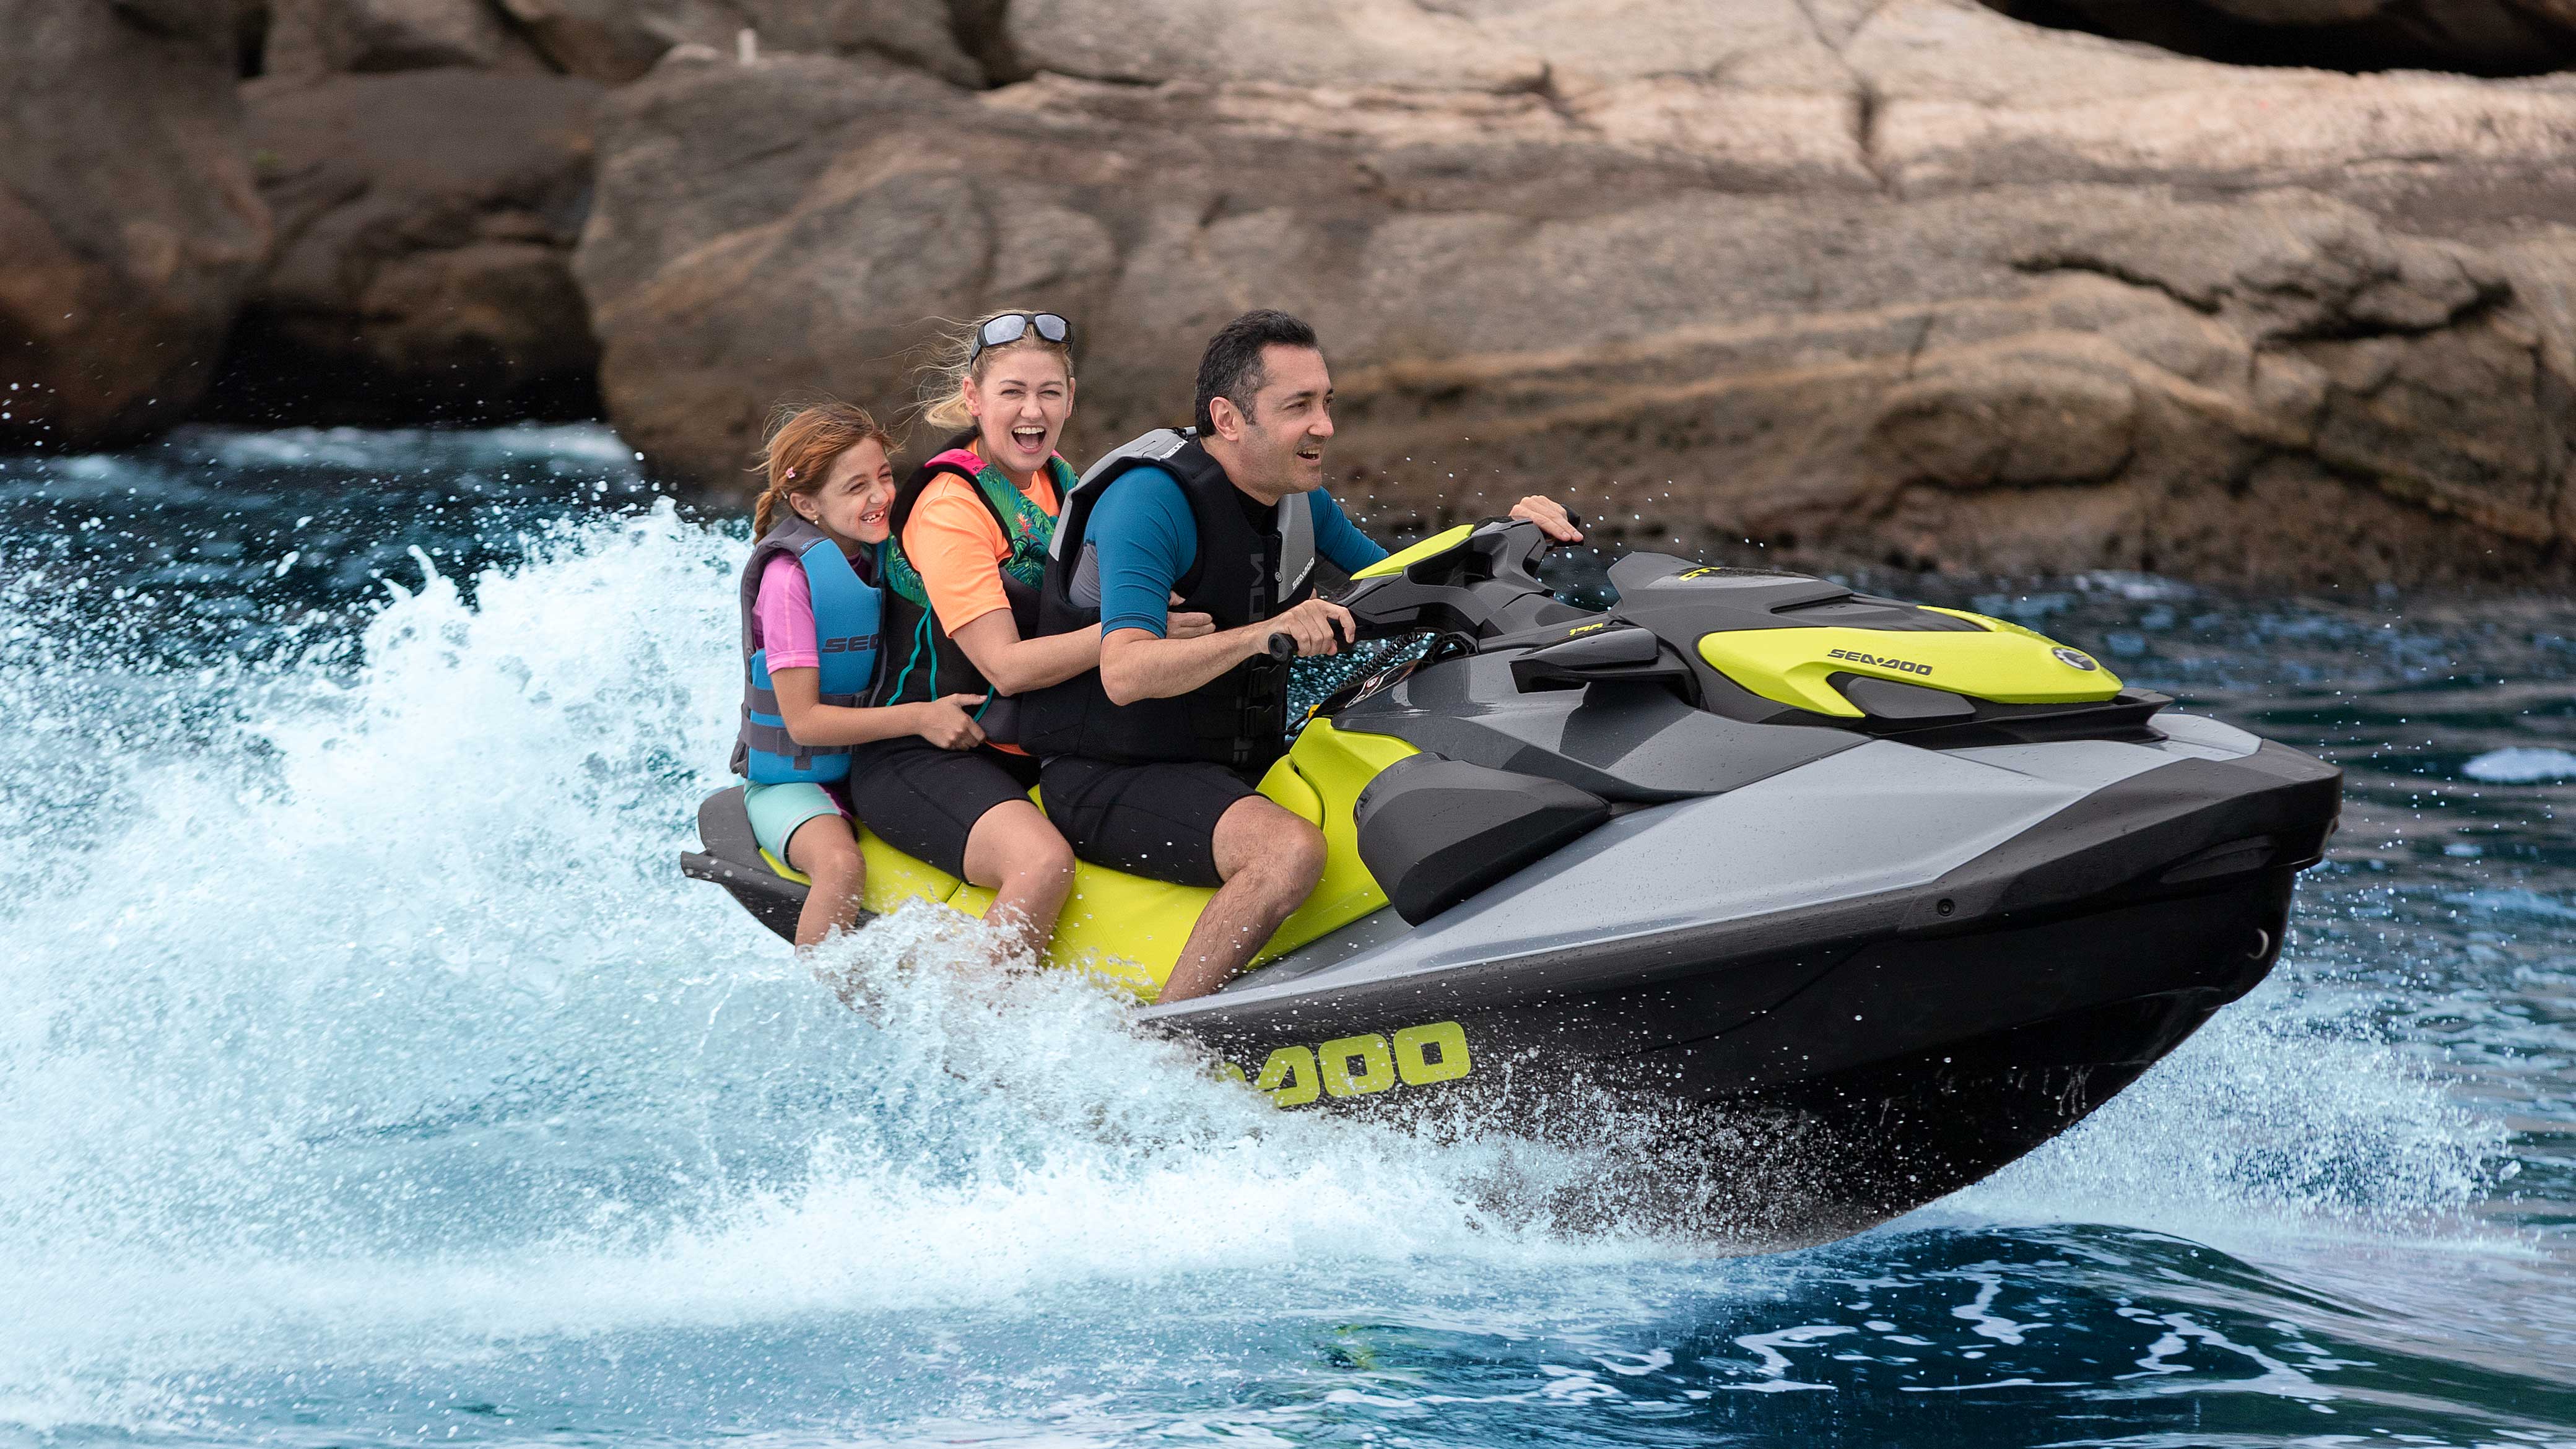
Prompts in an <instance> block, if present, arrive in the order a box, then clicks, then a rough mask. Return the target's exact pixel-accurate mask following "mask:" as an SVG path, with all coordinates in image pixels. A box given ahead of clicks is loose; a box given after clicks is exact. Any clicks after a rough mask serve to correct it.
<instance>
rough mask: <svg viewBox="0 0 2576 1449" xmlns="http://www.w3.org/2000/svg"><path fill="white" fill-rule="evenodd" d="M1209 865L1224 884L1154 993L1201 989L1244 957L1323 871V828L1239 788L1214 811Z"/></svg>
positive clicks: (1178, 995)
mask: <svg viewBox="0 0 2576 1449" xmlns="http://www.w3.org/2000/svg"><path fill="white" fill-rule="evenodd" d="M1216 873H1217V876H1218V878H1220V879H1222V880H1223V881H1224V882H1225V884H1224V885H1223V886H1222V887H1220V888H1219V889H1218V891H1217V893H1216V896H1215V898H1214V899H1212V900H1210V901H1209V902H1208V903H1207V909H1206V910H1203V911H1201V912H1200V913H1199V923H1198V925H1197V926H1196V927H1194V928H1192V930H1191V931H1190V939H1189V941H1188V943H1187V944H1185V945H1183V946H1182V947H1181V960H1180V964H1179V965H1177V966H1175V967H1173V968H1172V979H1171V980H1170V981H1169V982H1167V983H1165V985H1164V987H1163V994H1162V995H1161V996H1159V997H1156V998H1155V999H1156V1000H1157V1001H1187V1000H1189V999H1190V998H1192V997H1194V996H1205V995H1207V994H1208V993H1209V992H1211V991H1214V990H1216V989H1217V988H1218V987H1220V986H1223V985H1224V984H1225V983H1226V981H1227V980H1228V979H1229V978H1230V977H1232V976H1233V975H1234V973H1236V972H1237V971H1240V970H1242V969H1243V968H1244V967H1245V966H1246V965H1249V964H1250V963H1251V961H1252V958H1253V956H1254V954H1255V953H1257V952H1259V951H1260V950H1261V946H1262V943H1263V942H1265V941H1268V940H1269V939H1270V936H1271V933H1272V932H1274V931H1277V930H1278V929H1279V923H1280V922H1281V921H1284V920H1286V919H1288V917H1289V916H1290V915H1291V914H1293V913H1294V912H1295V911H1296V909H1297V907H1299V906H1300V905H1303V904H1304V903H1305V900H1306V897H1307V896H1309V895H1311V894H1313V892H1314V889H1315V883H1316V882H1317V881H1320V880H1322V879H1323V878H1324V832H1322V831H1321V830H1318V829H1316V828H1315V827H1314V826H1313V825H1312V824H1311V823H1309V822H1308V821H1306V820H1305V819H1304V818H1303V817H1301V816H1297V815H1292V814H1290V813H1289V812H1288V811H1286V810H1284V809H1282V808H1280V807H1279V806H1278V805H1277V804H1275V803H1273V802H1272V801H1271V800H1269V799H1268V798H1267V797H1265V796H1260V795H1247V796H1245V797H1244V798H1243V799H1241V800H1237V801H1236V802H1234V804H1233V805H1232V806H1230V807H1228V808H1227V810H1226V812H1225V814H1224V815H1222V816H1220V817H1218V819H1217V822H1216Z"/></svg>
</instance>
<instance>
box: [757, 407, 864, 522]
mask: <svg viewBox="0 0 2576 1449" xmlns="http://www.w3.org/2000/svg"><path fill="white" fill-rule="evenodd" d="M870 442H872V443H875V444H876V445H877V446H878V447H880V448H883V449H885V450H886V451H887V452H888V453H892V452H893V451H894V435H893V434H891V433H889V432H887V431H886V430H885V429H884V428H882V427H880V426H878V424H877V420H876V419H875V418H874V417H871V416H870V415H869V413H868V410H867V409H865V408H862V407H856V406H853V405H851V404H849V403H845V402H819V403H808V404H805V405H803V406H799V405H797V404H795V403H780V404H779V405H778V406H777V407H776V408H773V409H772V410H771V411H770V414H769V426H768V427H767V428H765V429H763V430H762V433H761V442H760V452H759V455H758V456H759V459H760V461H759V462H757V463H754V464H753V465H752V466H751V471H752V472H754V473H762V472H765V473H767V474H768V475H769V486H768V487H767V488H766V489H764V490H763V491H762V492H761V495H760V501H759V502H757V503H754V504H753V505H752V507H751V536H752V537H754V538H759V537H761V536H763V535H765V534H767V533H768V532H769V525H770V524H772V523H774V522H776V521H777V518H778V509H779V505H781V504H783V503H785V502H786V501H787V500H788V498H790V497H791V496H794V495H797V494H806V493H813V492H815V491H817V490H819V489H820V488H821V487H822V486H823V479H824V478H825V476H826V475H828V474H829V473H830V472H831V471H832V464H833V462H834V461H835V460H837V459H838V458H839V457H840V456H841V455H842V454H843V453H846V452H848V451H849V450H850V449H852V448H855V447H857V446H858V445H859V444H861V443H870Z"/></svg>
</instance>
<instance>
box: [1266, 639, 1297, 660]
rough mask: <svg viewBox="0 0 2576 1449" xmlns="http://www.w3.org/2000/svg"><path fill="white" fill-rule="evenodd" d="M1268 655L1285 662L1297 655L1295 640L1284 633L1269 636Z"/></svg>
mask: <svg viewBox="0 0 2576 1449" xmlns="http://www.w3.org/2000/svg"><path fill="white" fill-rule="evenodd" d="M1270 657H1271V658H1273V659H1276V660H1278V661H1279V662H1280V663H1282V664H1285V663H1287V662H1288V661H1289V660H1291V659H1294V658H1296V657H1297V641H1296V640H1295V639H1293V638H1291V637H1289V636H1288V635H1286V634H1273V635H1271V636H1270Z"/></svg>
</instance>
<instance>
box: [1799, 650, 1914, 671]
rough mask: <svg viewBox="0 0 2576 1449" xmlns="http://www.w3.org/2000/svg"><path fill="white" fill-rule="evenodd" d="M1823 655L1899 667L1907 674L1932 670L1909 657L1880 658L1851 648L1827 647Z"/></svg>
mask: <svg viewBox="0 0 2576 1449" xmlns="http://www.w3.org/2000/svg"><path fill="white" fill-rule="evenodd" d="M1825 657H1826V658H1827V659H1848V660H1850V661H1851V662H1852V663H1854V664H1875V665H1877V666H1878V667H1879V668H1881V669H1901V670H1903V671H1905V672H1906V673H1908V674H1929V673H1931V672H1932V666H1931V665H1929V664H1917V663H1915V662H1914V661H1913V660H1911V659H1881V658H1879V657H1878V656H1877V655H1875V654H1862V653H1860V652H1858V651H1856V650H1851V649H1828V650H1826V651H1825Z"/></svg>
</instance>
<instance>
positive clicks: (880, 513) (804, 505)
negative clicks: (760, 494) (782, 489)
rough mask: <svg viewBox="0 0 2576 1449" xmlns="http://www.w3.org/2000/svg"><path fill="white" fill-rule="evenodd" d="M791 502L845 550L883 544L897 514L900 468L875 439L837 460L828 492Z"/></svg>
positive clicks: (799, 496)
mask: <svg viewBox="0 0 2576 1449" xmlns="http://www.w3.org/2000/svg"><path fill="white" fill-rule="evenodd" d="M788 501H789V502H790V503H791V504H792V505H794V507H795V509H796V512H797V515H798V516H799V517H801V518H803V519H804V520H805V521H806V522H807V523H810V524H812V525H814V526H815V527H816V528H819V529H821V530H823V532H824V533H825V534H826V535H828V536H829V537H830V538H831V540H832V541H833V542H834V543H837V544H839V545H840V546H841V547H842V548H843V549H844V550H847V549H849V548H852V547H854V546H856V545H858V544H862V543H870V544H874V543H883V542H885V541H886V534H887V533H888V532H889V524H888V522H887V519H888V516H889V515H890V514H892V512H893V511H894V463H893V461H892V460H890V459H888V458H887V457H886V451H885V445H883V444H882V443H879V442H877V441H876V440H875V439H874V438H869V439H865V440H863V441H861V442H857V443H853V444H851V445H850V446H849V447H847V448H843V449H842V450H841V455H840V456H839V457H837V458H834V459H833V460H832V468H831V471H830V472H828V473H826V474H824V475H823V486H822V487H820V488H817V489H815V490H814V491H813V492H811V493H795V494H790V495H788Z"/></svg>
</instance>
